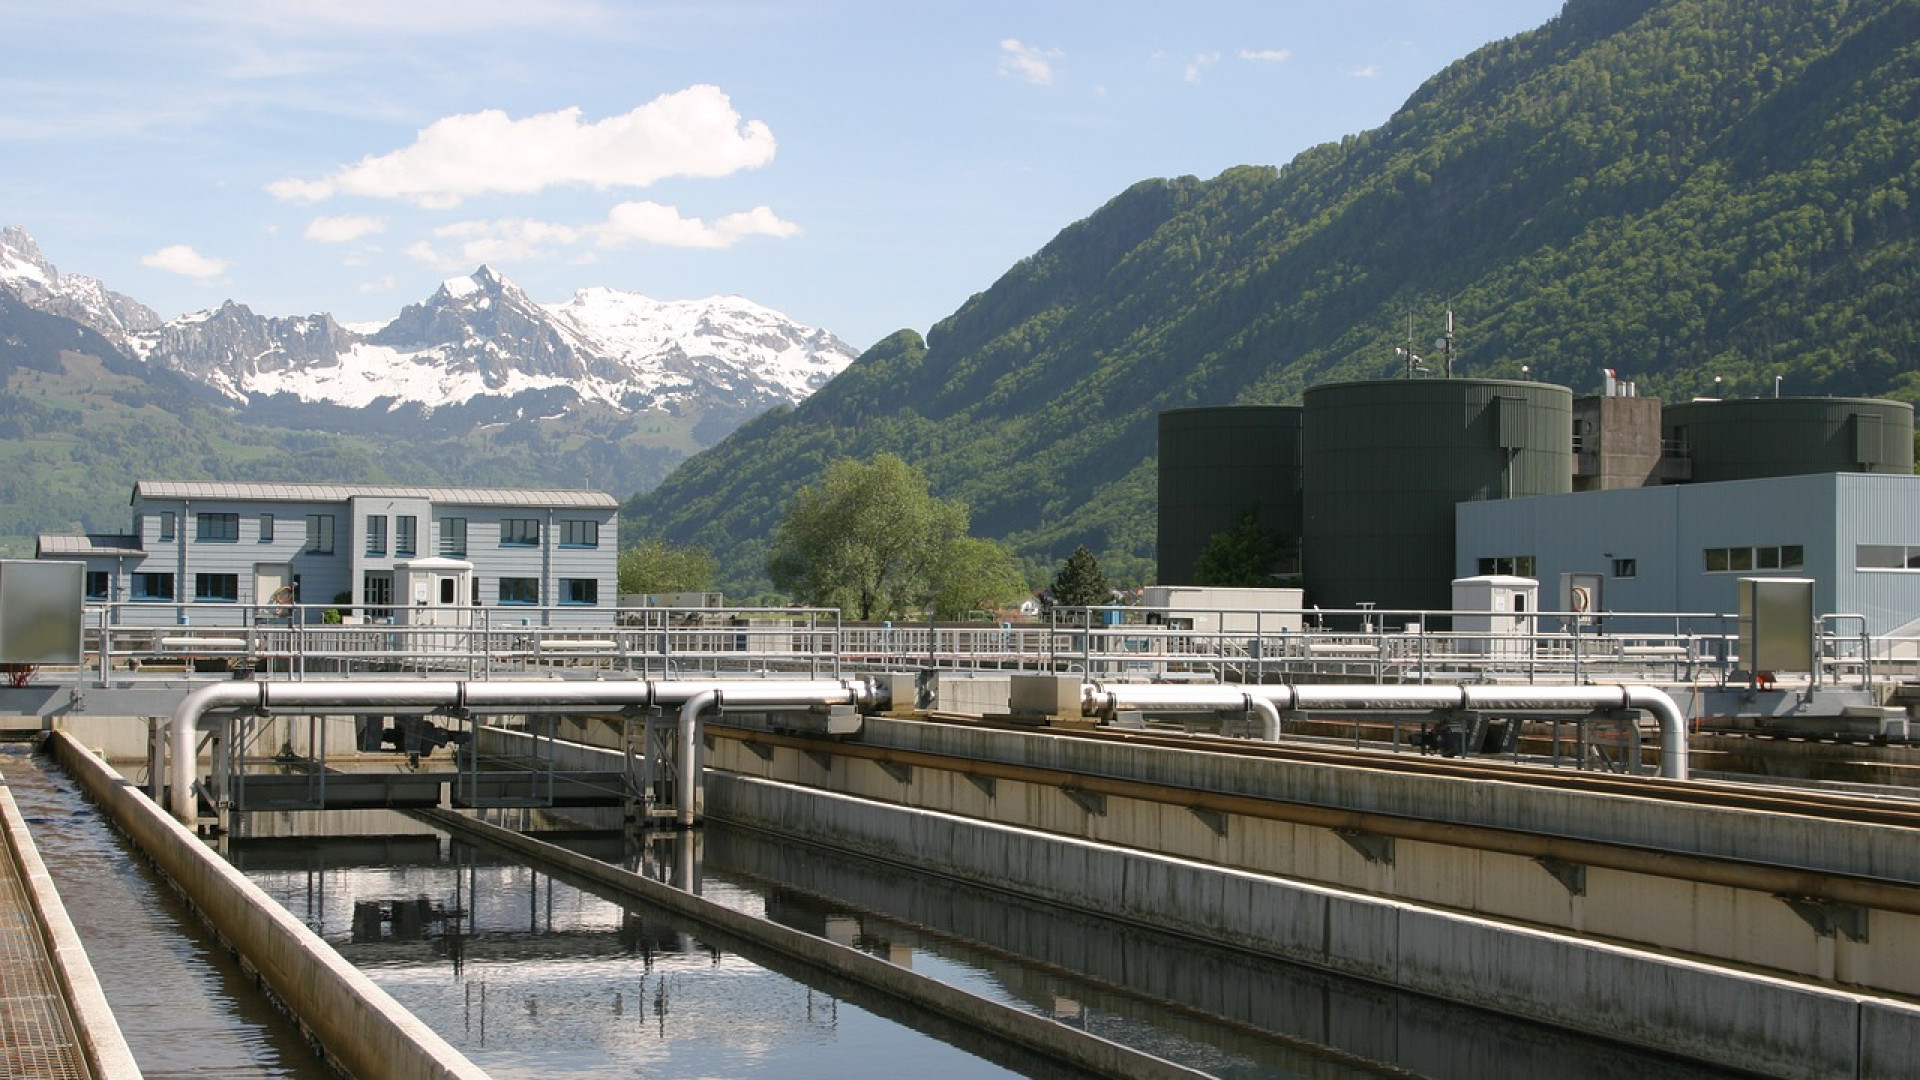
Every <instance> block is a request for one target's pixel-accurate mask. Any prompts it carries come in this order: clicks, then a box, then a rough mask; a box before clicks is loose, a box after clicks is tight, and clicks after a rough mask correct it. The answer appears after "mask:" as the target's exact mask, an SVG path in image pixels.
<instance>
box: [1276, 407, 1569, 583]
mask: <svg viewBox="0 0 1920 1080" xmlns="http://www.w3.org/2000/svg"><path fill="white" fill-rule="evenodd" d="M1305 400H1306V429H1305V435H1304V438H1303V444H1304V446H1305V454H1304V463H1305V470H1306V471H1305V480H1304V483H1303V493H1304V494H1303V499H1304V503H1305V508H1306V518H1305V529H1304V530H1303V536H1302V541H1301V544H1302V546H1301V555H1300V559H1301V570H1302V572H1303V574H1304V576H1305V580H1306V587H1307V597H1308V599H1309V600H1310V601H1312V602H1313V603H1314V604H1316V605H1319V606H1320V607H1323V608H1354V607H1360V606H1363V605H1369V604H1370V605H1373V606H1376V607H1379V608H1385V609H1403V610H1406V609H1418V610H1432V611H1444V610H1446V609H1447V608H1448V607H1449V606H1450V604H1451V602H1452V597H1451V596H1450V595H1449V592H1448V589H1449V583H1450V582H1451V581H1452V580H1453V579H1454V578H1455V577H1460V576H1462V575H1460V574H1458V573H1456V572H1455V569H1454V557H1453V546H1454V532H1453V508H1454V506H1455V504H1457V503H1463V502H1478V501H1482V500H1498V499H1511V498H1518V497H1522V496H1528V495H1551V494H1557V493H1562V492H1567V491H1570V490H1572V482H1573V453H1572V445H1573V395H1572V393H1571V392H1570V391H1569V390H1567V388H1566V387H1563V386H1554V385H1551V384H1548V383H1540V382H1521V381H1510V380H1501V379H1396V380H1382V381H1376V382H1359V383H1340V384H1336V385H1331V386H1319V387H1315V388H1313V389H1311V390H1308V391H1307V392H1306V398H1305ZM1487 572H1489V573H1508V574H1514V573H1519V574H1522V575H1524V574H1525V570H1524V569H1523V568H1520V567H1500V568H1496V569H1494V570H1490V571H1487Z"/></svg>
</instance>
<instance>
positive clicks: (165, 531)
mask: <svg viewBox="0 0 1920 1080" xmlns="http://www.w3.org/2000/svg"><path fill="white" fill-rule="evenodd" d="M172 540H173V511H171V510H162V511H160V542H161V543H163V544H164V543H169V542H171V541H172Z"/></svg>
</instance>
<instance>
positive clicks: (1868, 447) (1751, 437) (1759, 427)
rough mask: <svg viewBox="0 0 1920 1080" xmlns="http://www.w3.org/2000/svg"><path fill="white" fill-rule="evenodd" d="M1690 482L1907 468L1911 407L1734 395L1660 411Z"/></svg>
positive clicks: (1672, 448)
mask: <svg viewBox="0 0 1920 1080" xmlns="http://www.w3.org/2000/svg"><path fill="white" fill-rule="evenodd" d="M1660 429H1661V437H1662V438H1663V439H1665V440H1666V443H1667V446H1668V447H1669V453H1674V454H1684V455H1685V456H1686V457H1687V458H1689V459H1690V460H1691V462H1692V471H1691V474H1690V476H1689V479H1691V480H1692V482H1693V483H1696V484H1706V483H1714V482H1716V481H1720V480H1754V479H1759V478H1761V477H1767V476H1797V475H1800V474H1803V473H1831V472H1864V473H1898V474H1901V475H1908V474H1911V473H1912V472H1913V406H1912V405H1909V404H1908V403H1906V402H1904V401H1886V400H1882V399H1879V398H1734V399H1731V400H1725V401H1686V402H1677V403H1675V404H1672V405H1668V406H1667V407H1666V408H1664V409H1662V410H1661V411H1660Z"/></svg>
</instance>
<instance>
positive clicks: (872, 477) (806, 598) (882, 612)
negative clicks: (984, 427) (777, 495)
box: [767, 454, 967, 620]
mask: <svg viewBox="0 0 1920 1080" xmlns="http://www.w3.org/2000/svg"><path fill="white" fill-rule="evenodd" d="M966 531H967V508H966V506H965V505H964V504H962V503H958V502H949V501H947V500H945V499H939V498H935V497H934V496H933V495H932V494H931V493H930V492H929V491H928V490H927V479H926V477H925V476H923V475H921V473H920V470H918V469H916V468H914V467H913V466H911V465H908V464H907V463H906V462H905V461H902V460H901V459H900V458H898V457H895V456H894V455H892V454H881V455H879V456H878V457H875V458H874V459H873V461H872V462H871V463H867V464H863V463H861V462H858V461H854V460H853V459H851V458H842V459H840V460H839V461H836V462H834V463H833V464H831V465H829V466H827V472H826V475H825V476H824V477H822V479H821V481H820V483H819V484H818V485H808V486H807V487H803V488H801V489H800V490H799V491H798V492H796V493H794V496H793V499H792V500H791V501H790V502H789V503H788V504H787V514H786V518H785V519H784V520H782V521H781V522H780V525H779V528H778V529H777V530H775V532H774V535H773V550H772V552H771V553H770V554H769V555H768V557H767V573H768V574H769V575H770V576H771V577H772V578H773V583H774V584H775V585H776V586H778V587H779V588H781V589H784V590H786V591H787V592H789V593H791V594H792V595H793V596H794V598H795V599H797V600H799V601H800V602H801V603H803V604H813V605H817V606H820V607H837V608H840V609H841V610H842V611H846V612H849V613H851V614H852V615H853V616H854V617H855V618H857V619H862V620H866V619H874V618H882V617H885V616H889V615H898V614H902V613H904V612H908V611H917V610H919V609H921V607H923V606H924V605H925V604H926V603H927V601H928V599H929V598H930V597H931V596H932V595H933V591H934V590H933V582H934V580H935V573H936V570H937V569H938V567H939V566H940V561H941V559H942V557H943V556H944V555H945V553H946V551H947V548H948V547H949V546H950V545H952V544H953V543H954V542H955V541H957V540H960V539H961V538H963V537H964V536H965V535H966Z"/></svg>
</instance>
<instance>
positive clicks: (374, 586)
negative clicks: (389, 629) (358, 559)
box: [360, 570, 393, 619]
mask: <svg viewBox="0 0 1920 1080" xmlns="http://www.w3.org/2000/svg"><path fill="white" fill-rule="evenodd" d="M360 596H361V598H362V599H364V600H365V601H366V605H367V618H369V619H391V618H393V608H392V607H391V606H390V605H391V604H392V603H393V575H392V574H390V573H388V572H386V571H384V570H381V571H373V570H369V571H367V574H366V576H365V577H364V578H362V579H361V580H360Z"/></svg>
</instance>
